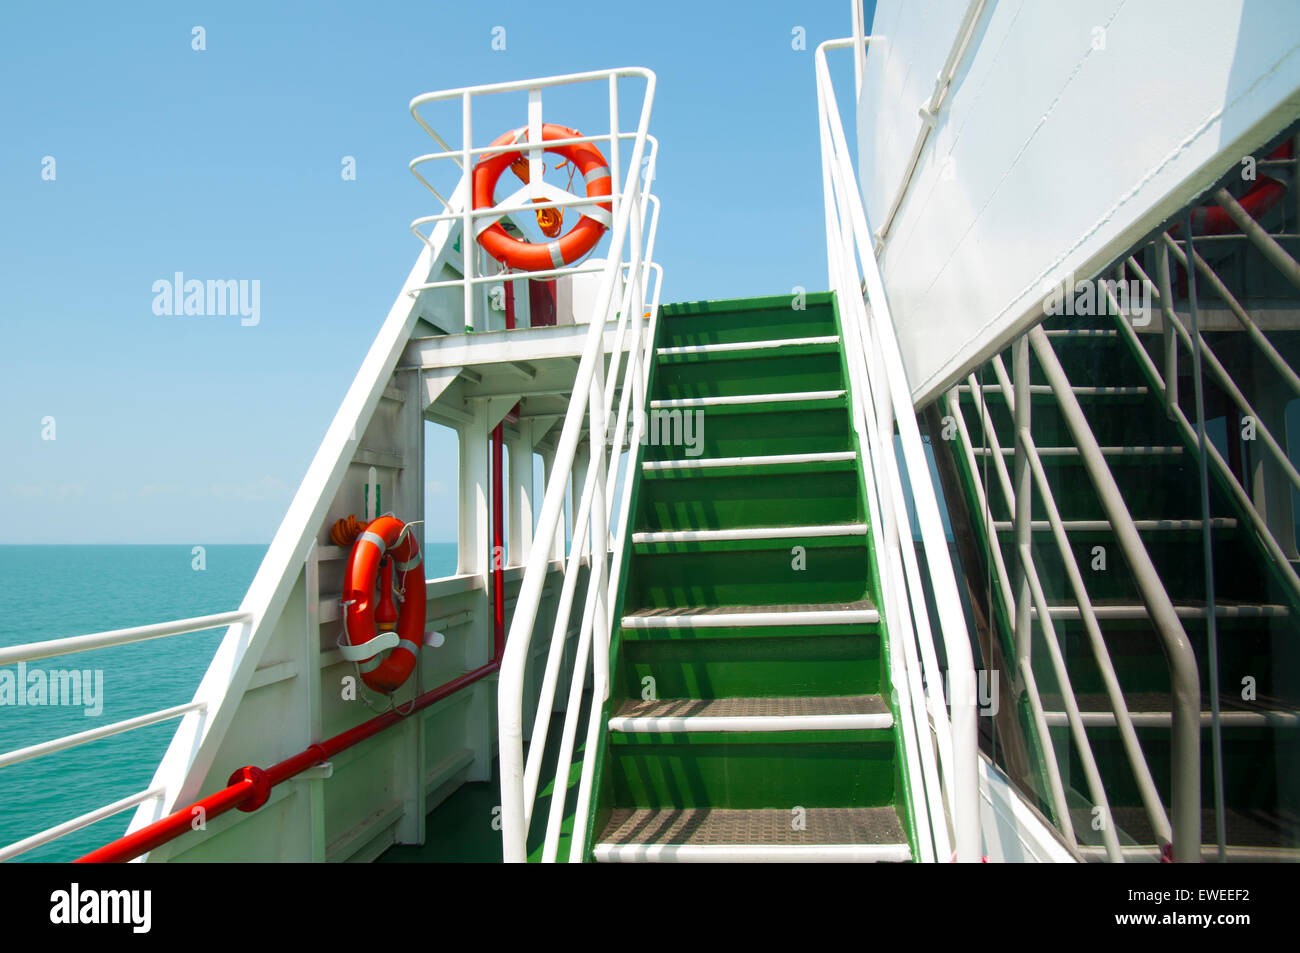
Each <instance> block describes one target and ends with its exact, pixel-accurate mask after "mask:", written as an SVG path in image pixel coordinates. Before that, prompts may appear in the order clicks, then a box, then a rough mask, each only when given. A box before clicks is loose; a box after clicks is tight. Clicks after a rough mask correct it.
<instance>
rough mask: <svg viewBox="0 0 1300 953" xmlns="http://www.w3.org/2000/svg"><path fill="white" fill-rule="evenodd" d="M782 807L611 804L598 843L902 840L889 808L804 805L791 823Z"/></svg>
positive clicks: (793, 844) (786, 843) (793, 843)
mask: <svg viewBox="0 0 1300 953" xmlns="http://www.w3.org/2000/svg"><path fill="white" fill-rule="evenodd" d="M794 820H795V815H794V813H793V811H792V810H787V809H783V808H775V809H758V810H733V809H720V808H639V809H628V808H616V809H615V810H614V811H613V812H612V814H611V815H610V819H609V823H608V824H606V825H605V829H604V830H603V831H602V832H601V834H600V836H599V837H598V838H597V840H599V841H600V842H601V843H602V844H611V845H615V844H663V845H682V846H688V845H689V846H695V845H698V846H724V845H725V846H732V845H763V846H790V847H799V846H810V845H828V844H902V845H905V844H906V843H907V837H906V835H905V834H904V833H903V827H902V825H901V824H900V823H899V820H898V814H897V813H896V812H895V810H894V809H893V808H892V807H854V808H826V807H822V808H818V807H810V808H805V809H803V811H802V814H801V815H800V816H799V818H798V820H799V823H794Z"/></svg>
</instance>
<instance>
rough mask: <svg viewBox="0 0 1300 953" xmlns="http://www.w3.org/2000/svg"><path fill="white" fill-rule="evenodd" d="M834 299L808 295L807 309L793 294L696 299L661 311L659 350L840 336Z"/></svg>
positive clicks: (671, 305)
mask: <svg viewBox="0 0 1300 953" xmlns="http://www.w3.org/2000/svg"><path fill="white" fill-rule="evenodd" d="M829 301H830V296H829V295H827V294H822V295H808V296H807V299H806V301H805V304H806V309H805V310H802V311H800V310H796V309H795V307H793V305H794V304H796V303H797V302H796V301H795V299H794V298H793V297H792V296H788V295H784V296H778V297H769V298H749V299H741V300H737V301H726V302H718V301H694V302H685V303H680V304H669V305H665V306H664V307H663V309H662V310H661V311H660V322H659V325H660V331H659V340H658V341H657V342H656V344H657V346H658V347H683V346H689V345H698V344H725V343H733V342H740V341H766V340H773V339H781V338H796V337H814V336H823V335H830V334H836V333H838V332H837V329H836V327H835V317H834V313H833V312H832V310H831V307H830V304H829Z"/></svg>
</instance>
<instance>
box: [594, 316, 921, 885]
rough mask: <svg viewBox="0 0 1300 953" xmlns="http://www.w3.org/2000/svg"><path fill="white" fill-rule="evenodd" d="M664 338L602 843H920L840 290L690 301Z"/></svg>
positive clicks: (775, 856)
mask: <svg viewBox="0 0 1300 953" xmlns="http://www.w3.org/2000/svg"><path fill="white" fill-rule="evenodd" d="M654 347H655V360H654V363H653V369H652V371H651V376H650V382H649V387H650V389H649V404H648V408H647V411H648V413H647V417H648V420H647V426H648V427H649V428H651V436H650V439H649V441H648V442H647V443H645V444H644V445H643V446H642V447H641V448H640V455H639V457H638V458H637V459H636V461H635V465H636V467H637V470H638V472H637V473H636V478H635V481H634V482H633V483H632V485H631V490H630V492H631V493H632V497H631V500H630V511H629V512H630V526H631V532H630V533H629V538H628V539H627V540H626V542H625V545H626V546H627V550H626V551H625V553H624V567H625V569H624V572H623V581H622V585H621V591H620V595H619V599H618V603H617V605H616V607H615V619H616V624H615V627H614V633H613V637H612V641H611V689H610V699H609V701H608V702H607V705H606V709H605V711H604V715H603V725H602V732H601V736H600V739H599V747H598V749H597V751H598V760H597V765H596V772H597V773H596V787H595V796H594V798H593V802H594V808H593V810H592V812H591V818H590V822H589V829H588V831H587V832H586V836H587V840H586V843H587V857H588V859H594V860H597V861H645V860H675V861H691V860H854V861H869V860H889V861H901V860H909V859H911V858H912V857H913V856H914V849H915V845H914V842H913V838H912V835H911V831H912V821H911V809H910V797H909V793H908V784H907V776H906V773H905V760H904V757H903V751H902V748H901V742H900V738H901V735H900V731H899V724H898V712H897V710H896V705H895V704H894V702H892V701H891V693H890V671H889V664H888V633H887V631H886V627H885V623H884V620H882V619H881V617H880V614H879V612H878V611H877V608H876V600H875V595H876V593H877V591H878V590H877V581H876V567H875V565H874V560H873V558H872V549H871V540H870V532H871V528H870V527H869V526H868V525H867V521H866V515H865V514H866V508H865V504H864V498H863V468H862V462H861V457H860V455H859V447H858V445H857V439H856V436H855V434H854V430H853V427H852V423H851V418H850V411H849V394H848V378H847V374H846V370H845V367H844V362H843V357H842V354H841V350H840V332H839V326H838V317H837V313H836V309H835V305H834V300H833V297H832V296H831V295H829V294H822V295H810V296H808V298H807V302H806V308H804V309H801V310H796V309H795V308H794V307H792V299H791V298H790V297H779V298H755V299H746V300H738V301H711V302H693V303H689V304H678V305H670V306H667V307H665V308H664V310H663V313H662V315H661V319H660V322H659V330H658V332H657V339H656V341H655V342H654ZM684 415H694V416H693V417H692V418H691V420H692V421H698V422H699V423H698V425H697V426H695V427H689V426H683V425H684V424H685V423H686V418H685V416H684ZM665 431H667V433H665ZM656 433H657V434H658V435H659V439H658V441H657V442H656V437H655V434H656ZM677 437H682V439H675V438H677ZM688 437H693V438H695V439H685V438H688Z"/></svg>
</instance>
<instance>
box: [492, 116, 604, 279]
mask: <svg viewBox="0 0 1300 953" xmlns="http://www.w3.org/2000/svg"><path fill="white" fill-rule="evenodd" d="M581 135H582V134H581V133H580V132H578V131H577V130H575V129H570V128H568V127H567V126H557V125H554V124H552V123H544V124H543V125H542V141H543V142H553V141H555V140H557V139H575V138H579V137H580V136H581ZM528 141H529V139H528V127H527V126H524V127H523V128H521V129H512V130H511V131H510V132H507V133H506V134H505V135H503V136H501V137H500V138H498V139H497V140H496V141H495V142H493V143H492V146H491V148H497V147H498V146H509V145H516V144H520V143H527V142H528ZM546 151H547V152H554V153H557V154H559V155H561V156H563V157H564V158H565V159H567V160H568V161H570V162H572V163H573V164H574V166H576V167H577V169H578V171H579V172H580V173H582V178H583V181H584V182H586V185H587V192H586V195H587V198H602V197H606V196H609V195H611V193H612V189H613V178H612V177H611V176H610V172H609V163H608V162H606V161H605V157H604V156H603V155H602V154H601V151H600V150H599V149H597V148H596V146H595V143H591V142H579V143H570V144H568V145H559V146H551V147H548V148H547V149H546ZM522 157H523V153H522V151H521V150H510V151H507V152H497V153H492V154H489V155H488V156H487V157H486V158H484V159H482V160H481V161H480V162H479V163H478V164H477V165H476V166H474V176H473V184H472V194H473V200H474V208H475V209H476V210H477V209H485V208H491V207H492V206H493V205H494V204H495V202H494V199H493V193H494V192H495V191H496V186H497V180H498V179H500V178H501V173H502V172H504V171H505V169H506V168H507V167H508V166H510V165H511V164H513V163H514V162H517V161H519V159H521V158H522ZM596 208H597V209H600V210H602V211H603V212H604V215H603V216H601V217H604V218H606V219H609V218H610V215H611V212H612V205H611V204H610V203H609V202H601V203H599V204H598V205H597V206H596ZM597 214H598V215H599V214H600V213H597ZM606 224H607V223H602V222H600V221H597V219H596V218H593V217H592V215H591V214H584V215H583V216H582V218H581V219H579V220H578V224H577V225H575V226H573V228H571V229H570V230H569V231H568V232H567V233H565V234H564V235H561V236H560V237H559V238H557V239H556V240H555V241H550V242H546V243H544V244H537V243H534V242H526V241H521V240H520V239H517V238H511V237H510V236H509V235H507V234H506V230H505V229H504V228H502V227H501V223H500V222H491V223H490V224H485V225H481V226H480V230H479V233H478V242H479V244H480V245H482V246H483V248H484V249H485V250H486V251H487V253H488V254H489V255H491V256H492V257H493V258H495V259H496V260H497V261H499V262H503V263H504V264H506V265H509V266H510V267H512V268H518V269H519V270H521V271H545V270H546V269H549V268H562V267H563V266H565V265H571V264H573V263H574V262H575V261H577V260H578V259H579V258H581V257H582V256H583V255H585V254H587V252H589V251H591V250H592V249H593V248H595V247H596V243H597V242H598V241H600V236H601V235H603V234H604V233H605V228H606Z"/></svg>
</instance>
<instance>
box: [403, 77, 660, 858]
mask: <svg viewBox="0 0 1300 953" xmlns="http://www.w3.org/2000/svg"><path fill="white" fill-rule="evenodd" d="M621 76H639V77H642V78H644V79H645V80H646V90H645V94H644V98H643V100H642V105H641V111H640V116H639V119H638V123H637V129H636V133H635V135H634V136H633V148H632V155H631V158H630V161H629V163H628V166H627V168H628V170H629V174H628V176H627V180H626V184H625V185H624V186H623V187H622V188H620V186H619V182H620V171H619V168H618V167H619V158H618V154H617V149H616V145H617V142H618V140H619V139H620V138H623V136H621V135H620V134H619V133H618V130H617V122H618V86H617V79H618V78H619V77H621ZM588 80H603V81H607V82H608V83H609V85H610V140H609V141H610V142H611V153H612V155H611V157H610V160H611V173H612V178H613V183H614V184H613V188H612V190H611V191H612V192H613V195H612V200H613V202H614V220H613V226H612V229H611V237H610V244H609V250H608V253H607V255H606V258H605V263H604V266H603V267H602V268H601V280H600V285H599V288H598V290H597V292H596V296H595V299H594V305H593V307H592V313H591V325H590V329H589V331H588V334H587V340H586V343H585V345H584V347H583V352H582V358H581V360H580V362H579V365H578V371H577V375H576V377H575V380H574V385H573V396H572V399H571V400H570V403H569V407H568V411H567V412H566V414H565V418H564V423H563V426H562V428H561V432H560V438H559V440H558V442H557V447H556V451H555V457H554V460H553V462H552V464H551V472H550V476H549V480H548V484H547V487H546V493H545V496H544V498H543V501H542V506H541V512H540V514H539V516H538V522H537V528H536V530H535V532H534V535H533V540H532V546H531V548H530V550H529V553H528V559H527V563H526V568H525V571H524V577H523V579H522V580H521V582H520V587H519V594H518V597H517V599H516V602H515V609H514V614H513V616H512V617H511V623H510V630H509V633H508V636H507V639H506V646H505V651H504V653H503V656H502V659H501V670H500V673H499V676H498V698H497V706H498V732H499V742H500V744H499V748H500V751H499V757H500V770H501V833H502V842H503V853H504V859H505V860H506V861H507V862H520V861H522V860H524V859H525V851H526V847H525V845H526V842H527V838H528V829H529V826H530V824H531V821H532V804H533V799H534V797H535V794H536V789H537V783H538V775H539V773H540V768H541V765H540V758H539V757H538V755H539V754H540V746H539V745H538V744H537V743H536V742H537V739H536V737H535V738H534V743H533V744H532V745H530V758H529V763H528V764H527V765H525V763H524V756H523V688H524V675H525V668H526V665H527V662H528V659H529V657H530V655H531V652H530V644H531V640H532V634H533V627H534V622H535V619H536V614H537V608H538V604H539V602H540V598H541V590H542V586H543V584H544V582H545V576H546V574H547V571H548V570H549V568H550V565H551V554H552V552H553V551H554V547H555V537H556V532H557V528H558V525H559V517H560V514H561V513H562V511H563V505H564V496H565V489H566V485H567V483H568V478H569V475H570V473H571V472H572V469H573V461H574V457H575V455H576V453H577V449H578V444H579V442H580V439H581V438H582V430H583V424H584V421H589V426H588V431H587V434H586V437H585V440H586V443H587V445H589V447H590V463H589V465H588V469H587V478H586V482H585V484H584V486H583V490H582V499H581V502H580V504H579V507H578V512H577V514H576V519H575V523H574V533H573V540H572V542H571V544H570V553H569V557H568V560H567V564H566V572H565V580H564V588H563V590H562V594H561V599H560V605H559V607H558V610H557V616H556V621H555V626H554V630H553V632H552V643H551V651H550V653H549V655H548V658H547V665H546V674H545V675H544V677H543V685H542V697H541V698H540V699H539V700H538V715H537V718H538V719H539V721H538V724H539V726H540V724H541V722H540V719H541V715H542V713H544V712H549V710H550V707H551V705H552V702H553V698H554V692H555V689H556V682H557V681H558V666H559V662H560V658H561V656H562V646H563V643H564V642H565V641H567V638H568V635H569V625H568V615H569V611H570V609H571V606H572V602H573V595H574V590H575V589H576V585H577V574H578V573H579V571H580V570H581V566H582V558H581V554H582V550H583V548H584V547H585V544H586V541H587V538H588V537H589V538H590V541H591V544H592V545H591V559H590V563H589V565H590V569H589V574H588V582H587V586H588V590H587V597H586V600H585V608H584V612H583V620H582V626H581V634H580V636H579V645H578V656H577V658H576V660H575V662H574V671H573V683H572V684H571V687H570V693H569V695H570V703H569V705H568V710H567V712H566V718H565V724H564V732H563V737H562V742H561V753H560V762H559V766H560V773H559V775H557V784H556V788H555V791H554V792H553V795H552V808H551V818H550V820H549V822H548V827H547V840H546V845H545V847H544V850H545V852H546V853H545V854H544V859H554V854H555V850H556V846H557V844H558V838H559V826H560V825H559V817H562V814H563V802H564V797H565V794H566V788H567V779H568V772H569V764H570V762H571V758H572V747H573V742H574V740H575V734H576V728H577V719H578V717H579V714H580V711H579V709H580V708H581V695H582V690H583V685H584V683H585V679H586V673H587V655H588V652H590V655H591V659H592V668H593V674H594V685H595V690H594V692H593V707H594V708H595V709H596V711H597V712H598V711H599V707H600V705H602V704H603V702H604V700H605V698H606V697H607V696H608V679H609V664H608V653H609V633H610V624H611V620H610V618H609V612H610V611H611V610H612V606H613V604H614V601H615V597H616V595H617V586H618V578H617V575H613V574H611V572H610V566H609V549H608V545H609V543H608V541H609V535H610V534H609V528H608V524H609V519H610V516H611V513H610V505H611V503H612V501H613V499H614V492H615V491H616V490H617V488H618V485H619V483H620V482H623V483H624V493H623V499H624V500H626V499H627V496H628V494H627V492H626V482H627V480H626V477H625V479H624V480H623V481H620V480H619V479H618V473H619V468H618V466H617V465H615V466H613V467H612V468H610V471H609V477H608V482H607V474H606V467H607V459H609V455H608V454H607V451H608V449H609V448H607V446H606V435H607V431H608V427H607V425H606V419H607V416H608V415H609V412H610V409H611V408H612V400H613V395H614V390H615V381H616V380H617V379H618V378H619V370H620V356H619V355H620V354H621V352H622V350H623V346H622V340H623V338H624V336H625V335H626V334H627V333H628V329H629V327H630V333H631V341H630V343H629V346H628V347H627V348H626V350H627V362H626V364H625V365H623V366H622V375H621V380H622V391H623V393H622V398H621V401H620V414H619V417H620V421H621V423H620V425H619V426H620V428H621V427H622V426H623V425H624V424H625V422H626V408H627V406H628V400H629V399H630V395H632V394H634V393H635V392H636V391H637V388H638V387H642V388H643V387H644V381H645V375H644V374H643V373H642V368H643V366H644V362H645V360H646V355H647V350H646V347H645V345H644V343H643V342H642V340H641V338H642V335H643V334H644V333H645V331H644V329H643V327H642V320H643V312H644V311H645V310H646V304H645V294H644V291H645V284H646V280H645V279H646V276H647V275H648V274H649V265H650V262H649V257H650V254H651V253H652V252H653V243H654V232H655V227H656V225H657V222H658V214H657V213H658V202H657V200H655V199H654V197H653V196H651V195H650V194H649V190H650V186H651V183H652V180H653V176H654V165H655V152H656V151H657V150H656V149H655V144H654V142H653V137H651V136H649V131H648V130H649V122H650V112H651V108H652V104H653V101H654V91H655V75H654V73H652V72H651V71H649V70H643V69H622V70H606V71H601V72H597V73H583V74H574V75H573V76H568V77H552V78H550V79H547V80H528V81H522V82H519V83H512V84H497V85H496V86H494V87H488V88H477V89H476V90H475V91H483V90H484V89H487V91H501V90H503V89H515V90H528V91H529V92H530V100H531V98H532V96H533V95H534V93H535V92H536V93H537V94H538V95H540V93H539V91H540V89H541V88H543V87H545V86H547V85H556V84H559V83H571V82H583V81H588ZM439 95H440V96H441V98H449V97H450V95H451V94H439ZM422 101H428V98H427V97H419V98H417V100H415V101H413V102H412V108H413V112H414V109H415V107H416V106H417V105H418V104H419V103H420V102H422ZM466 102H468V100H466ZM530 105H531V102H530ZM417 119H418V117H417ZM468 119H469V109H468V105H466V107H465V120H466V122H465V126H466V128H465V133H466V138H465V141H464V145H465V149H464V150H463V152H462V155H463V156H464V158H465V159H466V160H468V158H469V156H470V152H469V148H470V147H469V136H468V133H469V128H468V126H469V123H468ZM422 124H423V123H422ZM648 144H649V147H650V154H649V155H648V156H647V154H646V151H647V145H648ZM643 158H646V160H647V161H646V163H645V169H642V159H643ZM652 205H653V207H654V209H655V214H654V215H653V216H652V218H651V220H650V223H649V230H648V232H646V220H645V219H646V214H647V211H648V209H649V207H650V206H652ZM469 220H470V216H469V215H465V226H464V231H463V232H462V234H472V230H471V226H470V225H469ZM643 233H645V234H643ZM643 242H644V245H645V247H644V248H643ZM469 244H470V243H469V242H468V241H466V242H465V243H464V245H463V246H462V247H463V248H465V249H466V251H467V254H466V261H467V262H468V261H469V258H470V256H469V255H468V246H469ZM625 245H626V246H627V247H628V249H629V255H628V261H627V263H626V265H625V263H624V262H623V257H622V256H623V249H624V246H625ZM625 267H626V269H627V278H626V280H624V279H623V277H622V275H623V270H624V268H625ZM465 276H466V277H467V278H468V277H470V274H469V269H468V268H467V269H466V272H465ZM620 282H623V285H622V287H621V288H618V290H619V295H618V298H617V299H616V298H615V291H616V287H617V286H618V285H619V283H620ZM657 302H658V293H657V290H656V295H655V299H654V305H652V307H651V320H652V321H653V320H654V308H655V307H657ZM616 303H617V307H618V312H619V314H618V319H619V320H618V327H617V329H616V331H615V340H616V341H617V342H618V345H617V349H616V351H615V353H614V355H613V359H612V361H611V367H610V368H609V370H608V371H607V370H606V368H605V361H604V353H603V351H604V334H605V329H606V324H607V321H608V319H609V318H610V317H611V316H612V311H613V310H614V308H615V306H616ZM632 399H636V400H637V401H641V400H643V395H637V396H636V397H635V398H632ZM636 406H639V403H638V404H637V405H636ZM638 416H639V415H638ZM637 424H639V420H638V421H635V422H634V432H635V426H636V425H637ZM616 436H617V441H616V443H615V447H614V448H613V454H612V456H613V459H614V460H615V461H617V455H618V453H619V452H620V451H621V449H622V446H623V444H622V434H621V433H618V434H617V435H616ZM630 472H631V470H630V468H629V469H628V473H629V474H630ZM615 568H617V566H616V567H615ZM557 642H558V645H557ZM543 737H544V735H543ZM593 765H594V759H593V758H592V749H591V747H590V746H589V748H588V752H587V758H586V761H585V763H584V767H583V776H584V779H586V778H588V776H589V773H590V771H591V770H592V767H593ZM589 795H590V784H589V783H587V784H586V785H585V786H584V787H583V788H582V789H581V790H580V793H579V801H578V807H577V810H578V817H577V818H576V819H575V825H574V841H575V844H577V845H581V843H582V840H583V835H584V831H583V830H582V827H584V826H585V822H584V821H583V818H584V817H585V814H586V811H587V810H588V805H589ZM557 815H558V816H557ZM578 849H579V850H580V849H581V847H580V846H579V848H578Z"/></svg>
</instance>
